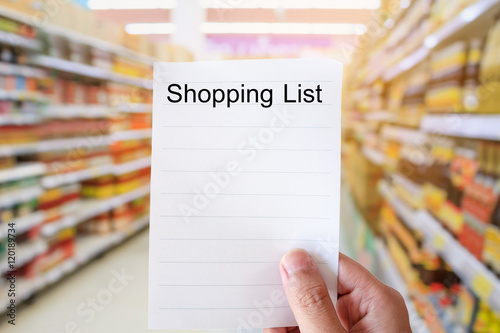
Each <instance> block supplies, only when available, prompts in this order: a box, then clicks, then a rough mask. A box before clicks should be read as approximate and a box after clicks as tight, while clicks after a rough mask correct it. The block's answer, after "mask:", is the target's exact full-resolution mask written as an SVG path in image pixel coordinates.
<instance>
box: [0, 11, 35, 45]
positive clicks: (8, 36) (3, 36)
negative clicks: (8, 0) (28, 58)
mask: <svg viewBox="0 0 500 333" xmlns="http://www.w3.org/2000/svg"><path fill="white" fill-rule="evenodd" d="M2 15H3V12H2ZM0 43H2V44H8V45H11V46H14V47H20V48H24V49H29V50H35V51H40V50H41V49H42V44H41V43H40V41H38V40H36V39H29V38H26V37H23V36H20V35H17V34H14V33H11V32H6V31H2V30H0Z"/></svg>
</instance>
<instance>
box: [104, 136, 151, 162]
mask: <svg viewBox="0 0 500 333" xmlns="http://www.w3.org/2000/svg"><path fill="white" fill-rule="evenodd" d="M111 151H112V154H113V160H114V162H115V164H123V163H127V162H130V161H134V160H137V159H140V158H143V157H148V156H151V142H150V141H147V140H130V141H119V142H116V143H114V144H113V146H112V147H111Z"/></svg>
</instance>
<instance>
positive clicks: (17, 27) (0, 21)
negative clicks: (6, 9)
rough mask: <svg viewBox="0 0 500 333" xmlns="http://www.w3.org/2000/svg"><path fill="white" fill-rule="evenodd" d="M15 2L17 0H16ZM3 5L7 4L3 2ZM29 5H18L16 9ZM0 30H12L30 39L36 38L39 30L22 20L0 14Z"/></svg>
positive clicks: (11, 31)
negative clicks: (18, 20)
mask: <svg viewBox="0 0 500 333" xmlns="http://www.w3.org/2000/svg"><path fill="white" fill-rule="evenodd" d="M8 2H13V1H8ZM14 2H15V1H14ZM18 2H20V1H18ZM2 5H7V4H2ZM27 7H29V6H28V5H26V6H20V7H17V8H16V9H18V10H19V9H21V8H23V9H24V8H26V9H27ZM0 30H2V31H6V32H10V33H13V34H16V35H19V36H22V37H24V38H29V39H35V38H37V30H36V29H35V28H34V27H32V26H30V25H27V24H24V23H21V22H16V21H13V20H11V19H8V18H5V17H1V16H0Z"/></svg>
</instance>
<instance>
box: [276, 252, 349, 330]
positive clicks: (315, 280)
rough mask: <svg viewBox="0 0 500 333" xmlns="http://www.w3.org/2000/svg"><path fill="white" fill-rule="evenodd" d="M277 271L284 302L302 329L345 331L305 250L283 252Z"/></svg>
mask: <svg viewBox="0 0 500 333" xmlns="http://www.w3.org/2000/svg"><path fill="white" fill-rule="evenodd" d="M280 271H281V279H282V280H283V286H284V288H285V293H286V297H287V299H288V303H289V304H290V307H291V308H292V311H293V314H294V315H295V319H296V320H297V323H298V324H299V327H300V331H301V332H302V333H316V332H318V333H319V332H321V333H326V332H345V331H344V329H343V328H342V325H341V324H340V321H339V318H338V317H337V313H336V312H335V308H334V306H333V302H332V300H331V298H330V295H329V293H328V289H327V287H326V284H325V282H324V280H323V277H322V276H321V273H320V272H319V270H318V267H317V266H316V263H315V262H314V260H313V259H312V257H311V256H310V255H309V254H308V253H307V252H306V251H305V250H302V249H296V250H292V251H290V252H288V253H287V254H285V255H284V256H283V258H282V259H281V265H280Z"/></svg>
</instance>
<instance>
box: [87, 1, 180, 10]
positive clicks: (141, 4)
mask: <svg viewBox="0 0 500 333" xmlns="http://www.w3.org/2000/svg"><path fill="white" fill-rule="evenodd" d="M87 5H88V7H89V8H90V9H93V10H106V9H158V8H161V9H172V8H175V7H176V6H177V0H140V1H137V0H88V3H87Z"/></svg>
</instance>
